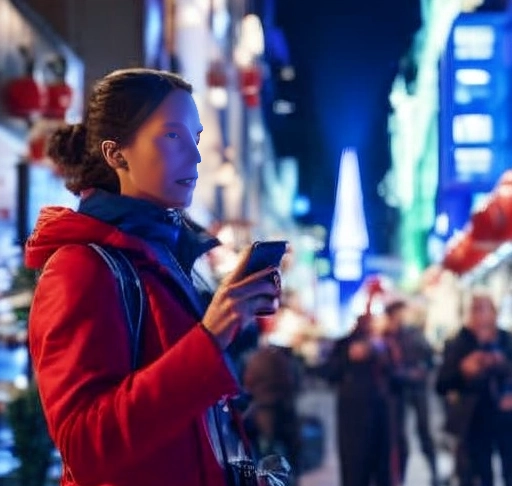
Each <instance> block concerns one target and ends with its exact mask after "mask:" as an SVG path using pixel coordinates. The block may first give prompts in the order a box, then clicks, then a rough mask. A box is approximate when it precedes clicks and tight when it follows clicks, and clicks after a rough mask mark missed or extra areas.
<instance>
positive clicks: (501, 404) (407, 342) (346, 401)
mask: <svg viewBox="0 0 512 486" xmlns="http://www.w3.org/2000/svg"><path fill="white" fill-rule="evenodd" d="M465 301H466V302H465V305H464V309H463V317H462V319H461V326H460V329H459V330H458V332H457V333H456V334H455V335H453V336H451V337H450V338H448V339H447V340H446V342H445V343H444V347H443V350H442V352H441V353H439V354H437V355H436V353H435V351H434V349H433V347H432V346H431V345H430V344H429V342H428V341H427V339H426V338H425V336H424V333H423V328H422V326H421V323H418V322H415V323H411V322H409V321H408V320H407V316H408V315H410V314H409V312H408V310H409V309H410V307H409V305H408V302H407V300H406V299H397V300H394V301H392V302H390V303H389V304H388V305H387V306H386V307H385V310H384V313H383V314H382V315H374V314H372V313H369V312H368V313H365V314H363V315H361V316H359V317H358V318H357V321H356V323H355V326H354V327H353V330H352V331H351V332H350V333H349V334H348V335H346V336H344V337H342V338H340V339H339V340H338V341H337V342H336V343H335V345H334V347H333V348H332V351H331V353H330V355H329V357H328V359H327V361H326V363H325V364H324V365H323V367H322V368H323V375H324V376H325V378H326V379H327V380H329V382H330V383H331V384H332V385H333V386H334V387H335V389H336V398H337V406H336V422H337V451H338V456H339V466H340V478H341V485H342V486H401V485H404V484H406V481H405V479H406V472H407V459H408V453H409V444H408V437H409V435H410V432H409V431H408V429H407V427H406V425H407V423H408V422H407V420H406V417H407V413H408V411H409V410H410V411H412V412H413V413H414V415H415V420H414V423H415V432H416V433H417V437H418V441H419V444H420V446H421V451H422V453H423V455H424V458H425V461H426V463H427V465H428V468H429V471H430V481H431V485H432V486H439V485H441V484H450V486H493V485H494V484H495V482H496V476H497V474H500V475H501V484H503V485H504V486H512V334H511V333H510V332H509V331H507V330H504V329H501V328H500V327H499V326H498V322H497V308H496V304H495V303H494V301H493V299H492V297H491V295H490V294H489V293H487V292H484V291H481V290H476V289H475V290H472V291H471V292H470V293H468V295H467V296H466V299H465ZM432 395H434V396H437V398H438V399H439V400H440V402H441V403H442V405H443V407H442V413H443V415H444V417H443V423H442V430H441V431H439V432H441V434H435V433H434V432H437V431H434V430H433V429H434V427H433V425H432V423H431V417H432V413H431V410H430V408H429V405H430V403H431V400H430V398H431V397H432ZM439 437H446V438H447V439H449V440H448V443H449V444H450V445H451V448H450V451H449V452H450V453H451V454H452V457H453V464H454V468H453V474H452V475H451V476H450V477H448V478H446V477H443V478H441V477H440V474H439V471H438V462H439V461H438V458H439V446H440V444H439V440H438V439H439ZM495 457H497V458H499V464H500V467H499V469H498V470H497V471H496V470H495V469H493V464H495V462H494V458H495ZM412 486H416V485H412ZM418 486H420V485H418Z"/></svg>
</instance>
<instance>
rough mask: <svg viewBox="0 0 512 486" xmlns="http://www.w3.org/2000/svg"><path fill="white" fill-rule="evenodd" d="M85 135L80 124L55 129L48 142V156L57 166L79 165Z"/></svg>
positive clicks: (83, 127)
mask: <svg viewBox="0 0 512 486" xmlns="http://www.w3.org/2000/svg"><path fill="white" fill-rule="evenodd" d="M86 134H87V133H86V129H85V126H84V125H83V124H82V123H77V124H76V125H63V126H61V127H59V128H57V129H56V130H55V132H53V133H52V135H51V136H50V138H49V140H48V148H47V153H48V156H49V157H50V158H51V159H52V160H53V161H54V162H55V163H56V164H57V165H59V166H69V165H76V164H79V163H80V161H81V160H82V157H83V154H84V152H85V139H86Z"/></svg>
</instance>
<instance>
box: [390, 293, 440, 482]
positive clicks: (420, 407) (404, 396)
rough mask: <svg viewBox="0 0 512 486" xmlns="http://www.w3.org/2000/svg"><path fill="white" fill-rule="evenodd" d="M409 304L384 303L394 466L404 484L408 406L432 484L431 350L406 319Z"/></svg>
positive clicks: (434, 473) (435, 477)
mask: <svg viewBox="0 0 512 486" xmlns="http://www.w3.org/2000/svg"><path fill="white" fill-rule="evenodd" d="M411 310H412V307H411V306H410V305H409V303H408V301H407V300H405V299H395V300H392V301H391V302H390V303H388V304H387V305H386V306H385V309H384V314H385V323H384V338H385V340H386V342H387V344H388V346H389V347H390V350H391V354H392V357H393V368H392V388H391V391H392V393H391V436H392V444H393V454H392V458H393V467H394V468H396V470H395V474H396V476H397V477H398V482H399V483H401V484H403V483H404V480H405V474H406V469H407V459H408V456H409V443H408V442H409V441H408V438H407V430H406V417H407V410H408V408H409V407H411V408H412V410H413V411H414V414H415V422H416V432H417V434H418V438H419V440H420V445H421V450H422V452H423V454H424V456H425V458H426V460H427V462H428V466H429V469H430V474H431V484H432V485H433V486H435V485H437V484H438V482H439V479H438V472H437V459H436V448H435V443H434V439H433V436H432V431H431V425H430V407H429V391H430V389H429V386H430V382H429V378H430V376H431V372H432V370H433V367H434V351H433V349H432V347H431V346H430V344H429V342H428V341H427V339H426V338H425V336H424V334H423V329H422V327H420V325H419V324H418V323H416V324H412V323H411V322H409V321H408V320H407V319H408V318H409V317H410V316H411Z"/></svg>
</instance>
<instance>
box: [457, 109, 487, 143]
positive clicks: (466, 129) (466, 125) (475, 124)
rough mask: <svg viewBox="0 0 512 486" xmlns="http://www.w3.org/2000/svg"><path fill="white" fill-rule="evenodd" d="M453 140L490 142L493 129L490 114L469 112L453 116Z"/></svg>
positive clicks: (459, 141)
mask: <svg viewBox="0 0 512 486" xmlns="http://www.w3.org/2000/svg"><path fill="white" fill-rule="evenodd" d="M452 134H453V141H454V142H455V143H490V142H492V139H493V135H494V130H493V120H492V117H491V116H490V115H482V114H469V115H456V116H454V117H453V126H452Z"/></svg>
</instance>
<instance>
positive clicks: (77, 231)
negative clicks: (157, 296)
mask: <svg viewBox="0 0 512 486" xmlns="http://www.w3.org/2000/svg"><path fill="white" fill-rule="evenodd" d="M89 243H96V244H98V245H108V246H115V247H118V248H123V249H127V250H132V251H137V252H144V253H147V254H148V257H149V253H150V252H149V249H148V247H147V245H146V244H145V243H144V242H143V241H142V240H141V239H140V238H138V237H136V236H132V235H129V234H127V233H125V232H123V231H120V230H119V229H118V228H116V227H115V226H112V225H110V224H107V223H104V222H102V221H100V220H99V219H95V218H93V217H91V216H87V215H85V214H82V213H78V212H76V211H74V210H73V209H70V208H65V207H59V206H48V207H45V208H43V209H42V210H41V212H40V215H39V218H38V220H37V223H36V226H35V228H34V231H33V232H32V234H31V235H30V237H29V238H28V240H27V242H26V244H25V264H26V265H27V267H29V268H32V269H40V268H42V267H43V266H44V264H45V263H46V261H47V260H48V259H49V258H50V257H51V256H52V255H53V253H54V252H55V251H56V250H57V249H59V248H60V247H61V246H64V245H72V244H89Z"/></svg>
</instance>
